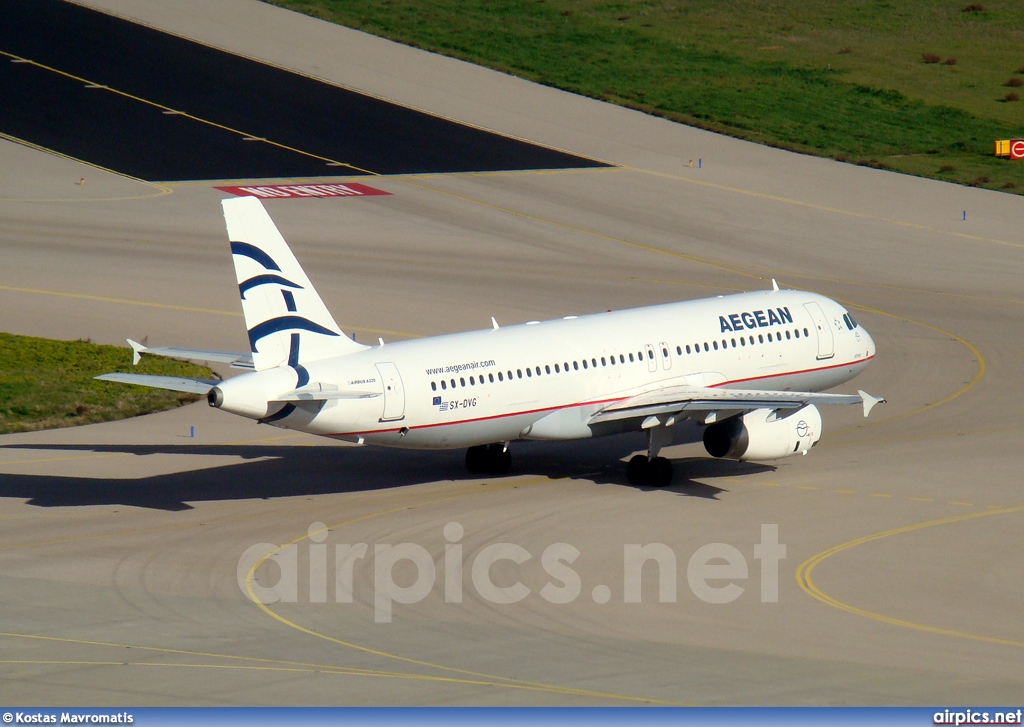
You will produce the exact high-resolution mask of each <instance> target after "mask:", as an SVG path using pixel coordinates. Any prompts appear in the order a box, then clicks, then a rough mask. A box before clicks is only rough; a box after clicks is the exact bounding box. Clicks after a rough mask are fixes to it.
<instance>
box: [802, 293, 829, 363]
mask: <svg viewBox="0 0 1024 727" xmlns="http://www.w3.org/2000/svg"><path fill="white" fill-rule="evenodd" d="M804 308H806V309H807V312H808V313H810V314H811V319H812V320H813V321H814V328H815V329H816V330H817V332H818V360H819V361H820V360H822V359H826V358H832V357H833V356H835V355H836V348H835V346H836V342H835V337H834V336H833V335H832V327H831V326H829V324H828V318H826V317H825V311H823V310H822V309H821V306H820V305H818V304H817V303H804Z"/></svg>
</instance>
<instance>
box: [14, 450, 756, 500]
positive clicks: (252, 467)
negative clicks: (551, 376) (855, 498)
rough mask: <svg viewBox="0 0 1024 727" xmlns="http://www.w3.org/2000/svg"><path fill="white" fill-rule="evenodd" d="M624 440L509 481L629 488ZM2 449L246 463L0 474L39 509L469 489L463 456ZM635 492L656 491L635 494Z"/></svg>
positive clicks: (693, 487) (683, 466) (709, 466)
mask: <svg viewBox="0 0 1024 727" xmlns="http://www.w3.org/2000/svg"><path fill="white" fill-rule="evenodd" d="M642 445H643V440H642V439H641V438H639V437H635V436H631V435H623V436H618V437H607V438H602V439H599V440H589V441H581V442H563V443H546V442H519V443H516V444H514V445H513V447H514V449H513V452H514V464H513V468H512V472H511V473H510V474H508V475H505V477H522V476H529V475H537V476H540V477H549V478H551V480H552V481H554V480H558V479H587V480H590V481H592V482H595V483H596V484H599V485H615V486H626V487H628V486H629V485H627V484H626V466H625V462H622V461H620V459H621V458H623V457H626V456H627V455H630V454H632V453H633V452H636V451H637V450H638V449H642V448H643V446H642ZM0 449H19V450H23V449H32V450H49V451H64V452H67V451H80V452H96V453H109V454H126V455H135V456H139V457H145V456H151V455H193V456H203V455H206V456H220V457H237V458H241V459H243V460H245V461H243V462H241V463H238V462H231V463H227V464H224V465H212V466H210V465H206V466H204V467H202V468H200V469H194V470H189V471H183V472H172V473H166V474H156V475H151V476H147V477H140V478H134V479H132V478H117V477H68V476H56V475H25V474H0V497H14V498H19V499H20V498H25V499H26V500H27V504H30V505H36V506H39V507H69V506H84V505H126V506H132V507H144V508H152V509H159V510H167V511H178V510H190V509H192V506H191V505H189V504H188V503H189V502H202V501H214V500H245V499H255V498H261V499H270V498H277V497H298V496H311V495H321V494H331V493H344V492H367V491H372V490H380V489H389V488H395V487H405V486H408V485H417V484H424V483H428V482H436V481H445V480H451V481H460V480H470V479H475V478H476V477H475V476H473V475H470V474H468V473H467V472H466V469H465V465H464V454H465V453H464V451H463V450H446V451H407V450H395V449H381V448H373V447H366V448H362V447H360V448H356V447H336V446H325V447H316V446H313V447H310V446H297V447H296V446H291V447H288V446H262V445H202V444H181V445H176V444H172V445H110V444H103V445H88V444H85V445H65V444H59V445H58V444H19V445H6V446H3V447H0ZM673 464H674V467H675V473H676V476H675V481H674V482H673V484H672V485H670V486H669V487H666V488H662V489H661V490H660V491H663V492H672V493H675V494H678V495H681V496H688V497H700V498H706V499H718V495H719V493H722V492H726V491H727V490H725V489H723V488H720V487H716V486H714V485H711V484H708V483H707V482H704V481H701V480H707V479H713V478H722V477H737V476H742V475H747V474H757V473H761V472H770V471H774V469H775V468H774V467H771V466H767V465H760V464H754V463H748V462H734V461H730V460H717V459H709V458H693V457H685V458H679V459H676V460H674V461H673ZM637 489H639V490H642V491H655V488H651V487H640V488H637Z"/></svg>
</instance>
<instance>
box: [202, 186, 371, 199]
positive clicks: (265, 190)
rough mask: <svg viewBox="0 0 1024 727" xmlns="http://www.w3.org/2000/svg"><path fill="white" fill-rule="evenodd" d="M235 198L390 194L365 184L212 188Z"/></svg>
mask: <svg viewBox="0 0 1024 727" xmlns="http://www.w3.org/2000/svg"><path fill="white" fill-rule="evenodd" d="M214 189H219V190H220V191H222V192H229V193H231V194H233V195H235V196H236V197H260V198H261V199H286V198H289V197H377V196H380V195H386V194H391V192H385V191H384V190H382V189H375V188H373V187H367V186H366V185H365V184H357V183H355V182H347V183H345V184H268V185H252V186H248V187H214Z"/></svg>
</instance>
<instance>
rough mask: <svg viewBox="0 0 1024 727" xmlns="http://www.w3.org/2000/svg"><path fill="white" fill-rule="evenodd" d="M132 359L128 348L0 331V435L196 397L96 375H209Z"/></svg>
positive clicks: (157, 408) (84, 421)
mask: <svg viewBox="0 0 1024 727" xmlns="http://www.w3.org/2000/svg"><path fill="white" fill-rule="evenodd" d="M131 361H132V353H131V350H130V349H128V348H120V347H118V346H100V345H97V344H95V343H90V342H88V341H52V340H49V339H46V338H33V337H30V336H15V335H11V334H9V333H0V434H7V433H10V432H27V431H36V430H39V429H57V428H59V427H70V426H76V425H79V424H92V423H95V422H106V421H112V420H114V419H125V418H127V417H133V416H138V415H140V414H149V413H152V412H156V411H163V410H164V409H171V408H173V407H176V406H180V405H182V404H188V403H191V402H193V401H196V400H197V399H198V398H199V397H197V396H193V395H191V394H181V393H178V392H175V391H163V390H160V389H147V388H144V387H140V386H128V385H126V384H115V383H110V382H106V381H95V380H94V379H93V377H94V376H97V375H98V374H104V373H109V372H112V371H125V372H132V373H144V374H157V375H162V376H187V377H193V378H207V379H208V378H211V376H212V374H211V372H210V370H209V369H206V368H203V367H202V366H196V365H193V364H189V363H183V362H180V361H172V360H168V359H159V358H155V357H146V358H144V359H143V360H142V361H141V362H140V363H139V365H138V366H132V365H131Z"/></svg>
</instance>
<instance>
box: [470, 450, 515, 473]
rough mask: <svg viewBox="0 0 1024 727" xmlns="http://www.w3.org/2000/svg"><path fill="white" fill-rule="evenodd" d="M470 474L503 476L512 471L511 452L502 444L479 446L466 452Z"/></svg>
mask: <svg viewBox="0 0 1024 727" xmlns="http://www.w3.org/2000/svg"><path fill="white" fill-rule="evenodd" d="M466 469H467V470H469V472H470V474H474V475H480V474H490V475H504V474H508V472H509V470H511V469H512V452H511V451H509V450H508V449H506V448H505V445H504V444H500V443H499V444H481V445H477V446H476V447H470V448H469V449H467V450H466Z"/></svg>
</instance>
